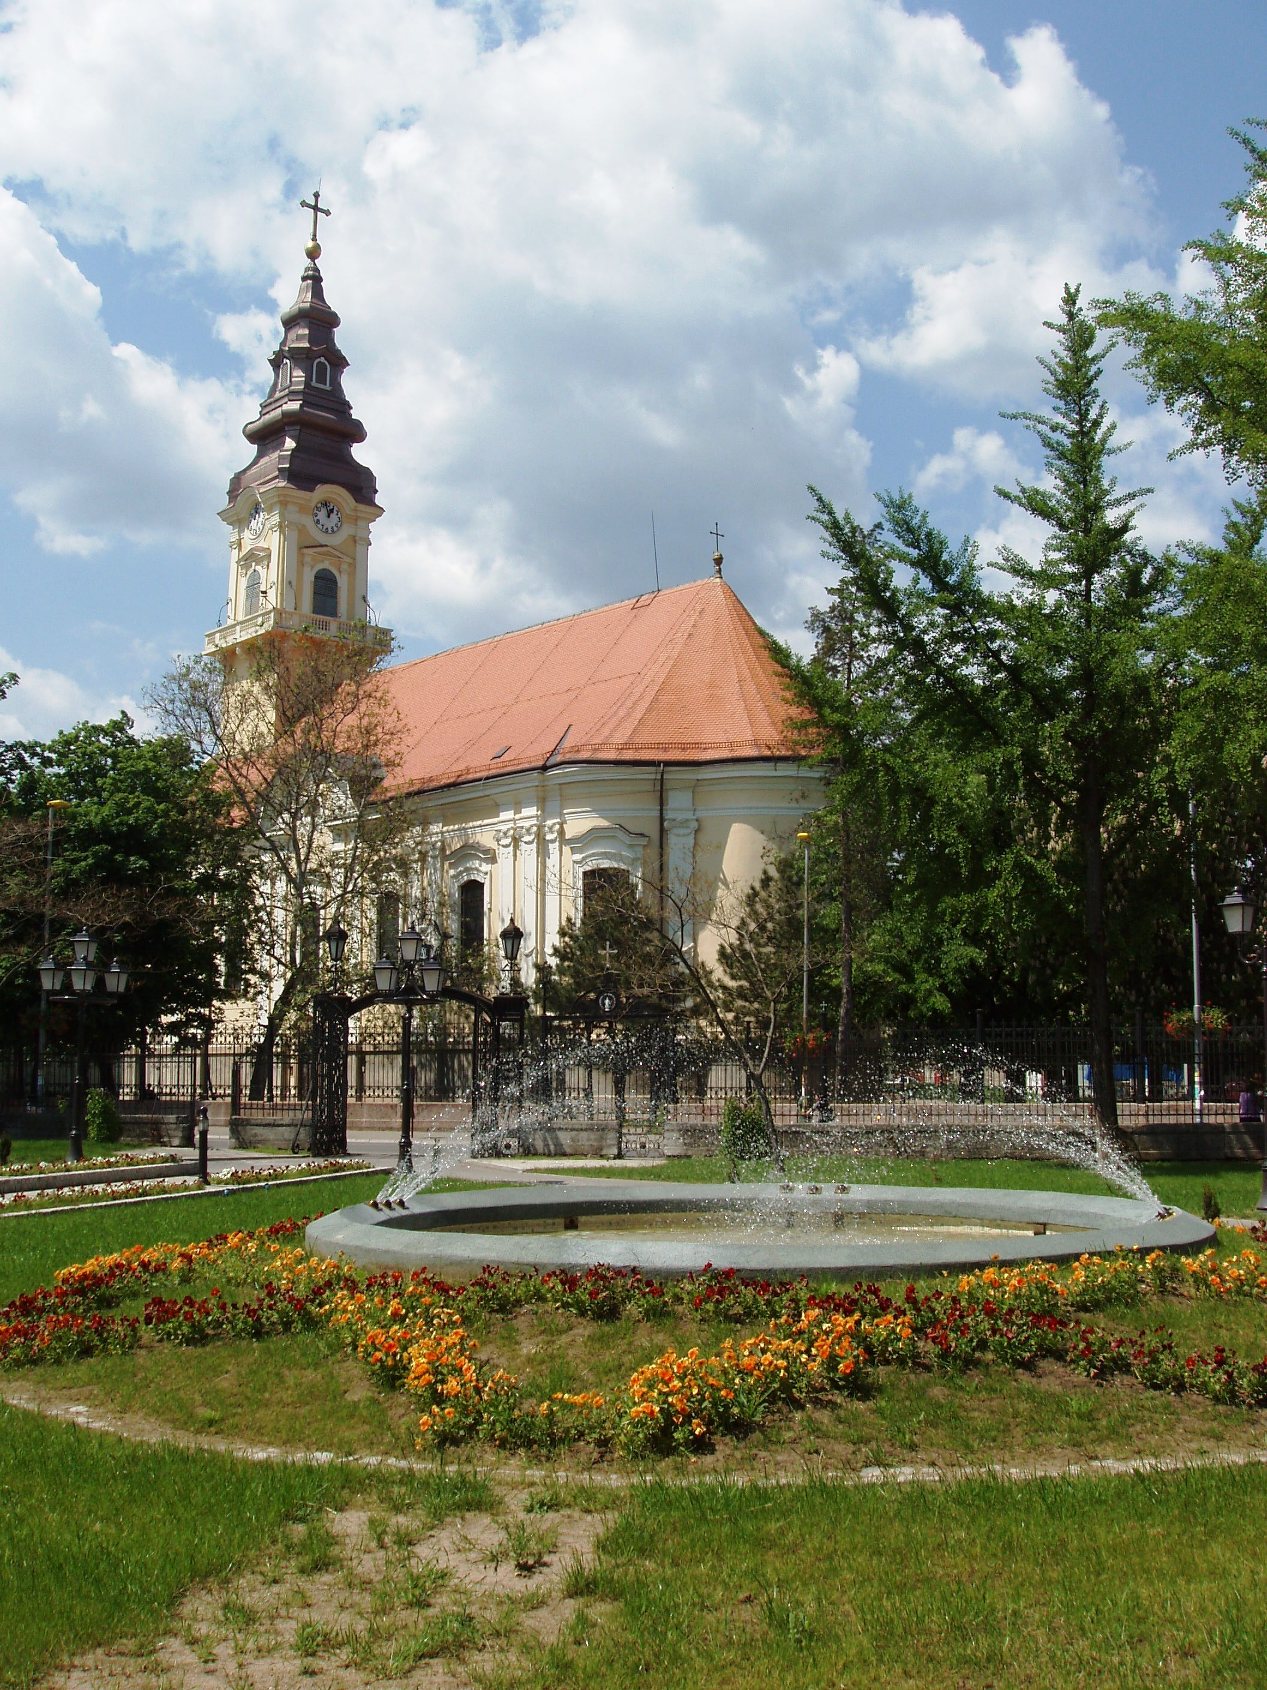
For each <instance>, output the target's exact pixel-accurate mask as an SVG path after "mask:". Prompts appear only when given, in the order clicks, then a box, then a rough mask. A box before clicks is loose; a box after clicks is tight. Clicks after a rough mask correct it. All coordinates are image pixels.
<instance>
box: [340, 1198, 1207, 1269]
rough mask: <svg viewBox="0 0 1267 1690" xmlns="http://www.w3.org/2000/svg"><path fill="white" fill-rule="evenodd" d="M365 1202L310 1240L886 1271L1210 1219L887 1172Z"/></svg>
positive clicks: (690, 1264) (378, 1264)
mask: <svg viewBox="0 0 1267 1690" xmlns="http://www.w3.org/2000/svg"><path fill="white" fill-rule="evenodd" d="M399 1203H400V1204H402V1205H403V1206H396V1205H395V1204H393V1205H392V1206H384V1207H382V1208H379V1209H375V1208H373V1207H371V1206H370V1205H369V1204H356V1205H354V1206H352V1207H351V1208H347V1209H341V1210H339V1211H338V1212H337V1213H335V1214H332V1215H325V1216H323V1217H322V1218H321V1219H320V1220H317V1221H314V1222H313V1223H312V1224H311V1225H310V1226H309V1228H308V1232H307V1239H308V1245H309V1248H310V1249H312V1250H314V1251H316V1252H317V1253H319V1254H321V1255H327V1256H337V1255H342V1256H345V1257H348V1258H349V1259H350V1260H352V1261H353V1262H356V1263H358V1264H360V1265H362V1266H365V1267H371V1268H387V1267H393V1268H401V1269H404V1270H406V1271H408V1270H411V1269H414V1268H423V1267H425V1268H428V1269H431V1270H432V1271H434V1272H436V1273H438V1274H440V1275H442V1276H443V1277H447V1278H462V1277H466V1276H468V1275H470V1274H474V1273H477V1272H478V1271H479V1270H480V1268H482V1267H484V1266H486V1265H493V1266H497V1267H502V1268H508V1269H536V1270H538V1271H543V1272H544V1271H546V1270H548V1269H551V1268H563V1269H567V1270H571V1271H576V1270H582V1271H583V1270H584V1269H585V1268H587V1267H593V1266H596V1265H597V1264H599V1263H606V1264H608V1265H610V1266H613V1267H623V1268H637V1269H638V1270H640V1271H641V1272H643V1273H645V1274H647V1275H648V1276H649V1277H652V1278H657V1279H659V1278H673V1277H676V1276H680V1275H682V1274H687V1273H696V1272H699V1271H700V1270H701V1269H703V1268H704V1267H707V1266H709V1265H711V1266H713V1267H729V1268H734V1269H735V1270H736V1271H737V1272H739V1273H742V1274H744V1275H745V1276H749V1277H757V1278H778V1279H787V1278H799V1277H800V1276H802V1275H804V1276H805V1277H807V1278H811V1279H857V1278H860V1277H870V1278H893V1277H904V1276H914V1275H920V1274H933V1273H940V1272H946V1271H958V1270H962V1269H967V1268H974V1267H980V1266H983V1265H985V1264H986V1263H988V1262H990V1261H992V1260H998V1261H1005V1262H1018V1261H1028V1260H1033V1259H1035V1258H1041V1259H1043V1260H1060V1259H1068V1258H1070V1257H1077V1256H1080V1255H1082V1254H1084V1253H1088V1254H1099V1253H1102V1252H1105V1251H1111V1250H1115V1249H1121V1248H1126V1249H1143V1250H1154V1249H1162V1250H1191V1249H1198V1248H1201V1247H1203V1246H1204V1245H1206V1244H1208V1243H1209V1242H1210V1241H1211V1239H1212V1238H1213V1236H1214V1233H1213V1229H1212V1228H1211V1227H1210V1226H1209V1225H1208V1224H1207V1223H1206V1222H1204V1221H1201V1220H1198V1219H1197V1218H1196V1216H1194V1215H1190V1214H1186V1213H1185V1212H1183V1211H1182V1210H1166V1209H1159V1208H1158V1206H1157V1201H1156V1199H1155V1198H1150V1199H1143V1198H1138V1197H1132V1198H1125V1197H1085V1196H1078V1195H1075V1194H1073V1193H1070V1192H1049V1191H993V1190H975V1189H971V1188H967V1187H958V1188H951V1187H945V1186H938V1187H936V1188H933V1189H929V1188H927V1187H914V1186H892V1185H883V1186H882V1185H870V1186H868V1185H852V1186H847V1187H846V1186H839V1185H833V1186H817V1185H798V1186H791V1187H790V1186H787V1185H741V1186H735V1185H687V1184H673V1183H670V1182H666V1181H659V1180H623V1179H622V1180H619V1181H616V1180H610V1179H597V1180H596V1179H589V1180H585V1179H574V1178H562V1177H559V1178H551V1179H541V1180H538V1181H536V1182H534V1183H533V1184H531V1185H526V1186H510V1187H506V1186H502V1187H497V1188H493V1189H489V1190H487V1191H463V1192H451V1193H444V1194H439V1193H428V1192H418V1193H415V1194H414V1195H413V1196H411V1197H409V1198H402V1199H400V1200H399Z"/></svg>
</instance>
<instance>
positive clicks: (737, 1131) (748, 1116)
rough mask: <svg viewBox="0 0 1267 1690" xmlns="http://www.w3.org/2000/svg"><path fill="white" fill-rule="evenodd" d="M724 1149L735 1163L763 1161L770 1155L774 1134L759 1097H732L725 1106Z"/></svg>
mask: <svg viewBox="0 0 1267 1690" xmlns="http://www.w3.org/2000/svg"><path fill="white" fill-rule="evenodd" d="M721 1147H722V1150H723V1151H724V1152H725V1154H726V1155H727V1156H729V1157H730V1159H731V1160H732V1161H733V1162H759V1161H762V1160H763V1159H764V1158H765V1157H767V1156H769V1154H770V1151H771V1145H770V1131H769V1128H768V1127H767V1126H766V1120H765V1115H764V1113H763V1112H762V1108H761V1104H760V1102H759V1100H758V1099H757V1098H755V1097H753V1098H749V1099H747V1100H745V1099H743V1098H739V1097H728V1098H727V1099H726V1101H725V1103H723V1104H722V1111H721Z"/></svg>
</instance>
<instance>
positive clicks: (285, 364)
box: [277, 358, 290, 393]
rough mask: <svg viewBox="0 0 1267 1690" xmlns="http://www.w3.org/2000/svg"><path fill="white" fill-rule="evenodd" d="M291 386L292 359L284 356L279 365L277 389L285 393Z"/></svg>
mask: <svg viewBox="0 0 1267 1690" xmlns="http://www.w3.org/2000/svg"><path fill="white" fill-rule="evenodd" d="M289 386H290V359H289V358H283V359H282V361H281V363H280V364H278V366H277V391H278V392H279V393H285V391H286V389H287V388H288V387H289Z"/></svg>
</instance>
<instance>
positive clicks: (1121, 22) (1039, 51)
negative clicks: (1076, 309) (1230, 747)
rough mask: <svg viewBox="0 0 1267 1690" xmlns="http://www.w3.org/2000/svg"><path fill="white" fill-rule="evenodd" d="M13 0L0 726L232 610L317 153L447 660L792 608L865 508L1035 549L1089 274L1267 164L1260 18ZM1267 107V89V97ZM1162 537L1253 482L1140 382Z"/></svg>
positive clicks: (1180, 9) (1136, 455)
mask: <svg viewBox="0 0 1267 1690" xmlns="http://www.w3.org/2000/svg"><path fill="white" fill-rule="evenodd" d="M357 19H358V26H357V28H356V30H355V31H349V30H348V29H347V27H346V26H347V12H346V8H344V7H340V6H338V5H336V4H335V0H268V3H265V4H261V3H259V0H217V3H215V4H212V3H211V0H205V3H204V0H198V3H195V0H191V4H190V5H189V6H188V7H182V8H171V7H169V6H166V5H165V4H160V3H159V0H108V3H105V0H38V4H37V3H35V0H25V3H17V0H11V3H9V4H7V5H6V4H2V3H0V160H3V161H5V165H6V167H7V169H8V174H7V175H6V176H5V177H4V182H3V188H0V242H2V243H3V255H4V262H3V264H2V265H0V310H3V313H4V320H5V322H6V327H7V334H6V352H5V356H4V358H3V359H0V446H2V448H3V449H2V450H0V556H2V557H3V582H4V597H3V604H4V612H3V618H2V620H0V669H4V668H13V669H16V670H18V671H19V673H20V674H21V675H22V677H23V678H22V682H21V684H20V686H19V687H18V688H17V689H15V690H14V691H13V692H12V693H11V694H10V696H9V698H8V700H6V701H5V702H4V703H3V704H0V734H3V735H4V736H5V737H16V736H19V735H34V736H44V735H46V734H48V733H51V732H54V731H56V730H57V729H58V728H60V727H63V726H66V725H68V724H69V723H71V722H73V721H75V720H77V719H80V718H81V717H84V716H102V715H106V714H109V713H111V712H113V711H114V710H117V709H118V708H121V707H126V708H128V709H130V710H131V711H132V712H133V713H134V714H136V715H138V716H140V717H141V718H142V719H143V712H144V703H143V700H144V691H145V688H146V686H147V685H148V684H150V683H151V682H153V681H154V680H155V679H157V678H158V676H159V675H161V674H162V672H163V671H164V669H165V668H166V667H167V665H168V664H169V663H170V661H171V659H172V657H173V656H174V655H176V654H177V653H182V652H189V651H193V650H196V649H198V647H199V645H200V643H201V639H202V635H203V633H204V632H205V630H206V629H208V628H210V627H212V626H214V624H215V622H216V620H217V616H218V613H219V609H220V606H221V604H222V602H223V600H224V597H225V591H226V578H227V544H226V540H227V535H226V531H225V530H224V528H223V526H222V525H221V524H220V522H219V521H218V520H217V518H216V511H217V510H218V509H219V507H220V505H221V503H222V501H223V494H224V489H225V486H226V484H227V482H228V479H229V476H230V475H231V474H232V473H233V471H234V470H235V469H237V468H238V467H240V465H241V464H243V463H244V462H245V461H246V459H247V457H248V456H249V452H248V450H247V447H246V443H245V442H244V441H243V440H242V438H241V434H240V429H241V426H242V424H243V423H244V422H246V421H247V420H248V419H249V418H250V417H252V416H253V415H254V414H255V412H256V409H257V406H258V402H259V399H260V396H261V394H262V392H263V387H264V380H263V378H264V373H265V363H264V359H265V357H266V355H267V352H268V350H269V349H270V348H271V346H272V345H273V344H274V343H275V340H276V335H277V321H276V320H277V314H278V310H279V308H280V307H281V306H282V305H284V304H286V303H288V302H289V300H290V298H292V297H293V294H294V291H295V287H296V284H297V281H298V277H299V272H300V269H301V267H302V261H303V260H302V251H301V249H302V243H303V240H304V238H305V234H306V224H307V219H306V216H305V215H304V214H303V213H302V212H301V211H300V210H299V209H298V205H297V201H298V199H299V198H300V196H301V195H302V194H306V193H307V192H308V191H309V190H310V189H311V187H312V185H313V183H314V182H315V181H317V180H318V179H320V180H321V181H322V182H323V184H324V191H325V194H326V196H327V197H328V199H329V201H330V203H331V204H332V205H333V206H334V210H335V215H334V216H333V217H332V218H331V219H330V220H329V222H328V223H327V224H325V225H324V227H323V229H322V238H323V241H324V243H325V249H326V250H325V255H324V257H323V260H322V267H323V270H324V273H325V278H326V285H327V292H328V294H329V297H330V299H331V301H332V303H333V304H334V305H335V307H336V309H337V310H338V311H339V312H340V313H341V314H342V316H343V319H344V327H343V330H342V331H341V335H340V340H341V344H342V345H343V348H344V350H345V352H346V353H347V354H348V356H349V358H350V359H351V369H350V371H349V374H348V377H347V389H348V392H349V394H350V396H351V398H352V400H353V403H354V406H355V408H356V410H357V412H358V414H359V415H360V416H361V418H362V420H363V421H364V422H365V423H366V426H367V427H368V429H369V440H368V442H367V444H366V446H365V447H364V448H363V450H362V456H363V457H364V458H365V460H366V461H367V462H368V463H370V464H371V466H372V467H373V468H374V469H375V471H376V473H377V475H378V479H379V487H380V499H381V502H382V504H383V505H384V507H385V511H386V514H385V515H384V517H383V518H382V519H381V521H380V522H379V523H378V525H377V528H376V539H375V545H374V549H373V553H372V555H371V598H372V600H373V602H374V604H375V608H376V610H377V611H378V612H379V614H380V616H381V618H382V620H384V621H385V622H387V623H388V624H390V625H391V626H393V627H394V628H395V629H396V631H397V635H398V638H399V640H400V644H401V648H402V653H403V655H405V656H418V655H421V654H422V653H424V652H426V651H429V650H434V649H437V648H439V647H443V646H448V645H452V644H455V643H458V642H460V641H463V640H467V639H474V638H479V637H482V636H484V635H487V634H490V633H496V632H498V631H500V630H502V629H504V628H506V627H512V626H518V625H522V624H524V623H528V622H532V621H539V620H542V619H543V618H545V617H549V616H553V615H557V614H562V613H566V612H568V611H571V610H576V609H581V608H584V607H585V606H587V605H592V604H596V603H602V602H607V601H610V600H613V599H617V598H621V597H624V596H627V595H628V594H630V593H635V592H638V591H642V590H645V589H646V588H648V587H650V586H651V585H652V584H653V580H654V575H653V558H652V547H651V519H652V513H653V512H654V516H655V528H656V539H657V549H658V554H659V567H660V578H661V580H662V582H663V583H664V584H665V585H668V584H671V583H673V582H676V581H681V580H685V579H688V578H690V577H692V576H695V575H699V574H701V573H703V572H705V571H706V570H707V569H708V567H709V553H710V552H711V549H712V542H711V540H710V538H709V530H710V529H711V528H712V526H713V523H714V521H719V522H720V524H721V528H722V530H723V532H724V534H725V536H726V538H725V540H724V542H723V550H724V551H725V553H726V559H727V562H726V571H727V575H728V578H729V579H730V580H731V581H732V583H733V584H734V585H735V587H736V588H737V590H738V591H739V592H740V594H741V595H742V596H743V598H744V599H745V601H746V602H747V603H748V605H749V607H750V608H751V609H752V610H753V612H754V614H756V615H757V616H758V618H759V619H760V620H761V621H762V622H763V623H764V624H765V625H767V626H769V627H771V628H773V629H775V630H777V631H778V632H780V633H781V634H783V635H784V636H787V637H794V636H795V635H796V633H797V630H798V629H799V628H800V626H801V624H802V622H803V619H804V615H805V611H806V608H807V607H808V605H809V604H810V603H811V602H812V601H813V600H814V598H815V597H816V596H817V595H818V594H819V593H821V591H822V587H823V585H824V583H825V580H826V575H825V568H824V566H823V565H822V563H821V562H820V560H819V559H818V557H817V554H816V547H815V543H814V537H813V531H812V530H811V529H810V528H809V526H808V525H807V524H806V523H805V520H804V516H805V511H806V508H807V502H808V501H807V498H806V494H805V484H806V483H807V482H809V481H813V482H815V483H816V484H818V485H820V486H821V487H822V488H823V489H824V490H825V491H827V492H828V493H830V494H831V495H832V496H833V497H834V498H836V499H837V501H838V502H840V503H843V504H848V505H851V506H852V507H853V508H854V509H855V510H857V511H858V513H859V514H860V515H862V516H864V517H865V516H866V515H867V514H868V512H869V509H870V501H871V498H872V495H873V494H874V492H875V491H876V490H877V489H879V488H884V487H892V486H897V485H903V486H908V487H911V488H913V489H914V490H915V492H916V493H917V495H918V496H919V497H920V498H922V499H923V500H924V501H925V502H926V503H927V504H928V505H929V506H930V507H931V509H932V510H933V512H934V514H935V516H936V517H937V518H938V520H939V521H941V523H942V524H943V525H944V526H945V527H947V528H949V529H951V530H955V531H968V532H972V533H974V534H976V535H977V536H978V538H979V539H980V541H981V544H982V546H983V549H984V551H985V553H986V555H987V556H988V555H989V553H990V550H991V548H992V547H994V546H996V545H998V544H1000V543H1010V544H1016V545H1019V546H1021V547H1022V549H1024V548H1025V546H1027V545H1031V544H1032V539H1033V537H1032V535H1029V534H1028V533H1027V532H1026V531H1025V530H1024V527H1023V525H1021V523H1020V519H1019V517H1018V516H1017V514H1016V513H1014V512H1010V511H1008V510H1007V508H1006V507H1005V506H1003V505H1002V504H1001V502H1000V501H998V500H997V499H996V498H995V497H994V496H993V493H992V488H993V486H994V484H995V483H996V482H998V481H1003V482H1010V481H1011V480H1012V479H1013V478H1014V477H1015V476H1016V475H1018V474H1019V475H1025V476H1033V475H1035V474H1036V473H1037V470H1038V465H1037V462H1036V459H1035V457H1034V453H1033V449H1032V443H1031V442H1030V441H1029V439H1028V437H1027V436H1025V435H1024V433H1023V432H1020V431H1018V430H1017V429H1016V427H1015V426H1013V425H1008V424H1003V423H1001V422H1000V421H999V420H998V412H999V411H1000V410H1001V409H1008V408H1015V407H1022V408H1024V407H1032V406H1034V405H1036V404H1038V402H1039V400H1040V394H1039V389H1038V380H1039V377H1038V373H1037V370H1036V367H1035V364H1034V358H1035V356H1036V355H1037V354H1039V353H1041V352H1042V351H1044V350H1045V347H1046V343H1047V339H1048V337H1047V335H1046V333H1045V331H1044V330H1043V329H1042V327H1041V323H1042V319H1043V318H1044V317H1045V316H1046V317H1049V316H1051V315H1053V314H1054V312H1055V308H1056V304H1057V300H1058V297H1059V292H1060V286H1061V284H1062V283H1063V282H1064V281H1065V280H1070V281H1080V282H1082V283H1083V284H1084V287H1085V289H1086V292H1087V294H1088V295H1096V294H1100V293H1112V292H1116V291H1119V290H1120V289H1122V288H1124V287H1128V286H1130V287H1136V288H1143V289H1146V290H1151V289H1159V288H1173V287H1175V286H1177V285H1181V284H1183V283H1184V282H1185V281H1186V282H1187V283H1188V284H1189V285H1190V284H1191V282H1192V279H1193V278H1192V275H1191V273H1190V271H1188V270H1187V269H1185V265H1184V261H1183V260H1182V258H1181V252H1180V249H1181V247H1182V245H1183V242H1184V241H1185V240H1186V239H1189V238H1191V237H1192V236H1195V235H1199V234H1204V233H1207V232H1208V231H1209V230H1211V229H1212V228H1214V227H1215V226H1216V225H1217V224H1218V222H1219V221H1220V218H1221V211H1220V202H1221V201H1222V200H1223V199H1225V198H1227V197H1228V196H1229V195H1230V194H1232V193H1233V192H1235V191H1236V190H1237V188H1238V187H1239V186H1240V184H1241V181H1242V169H1241V155H1240V152H1239V149H1238V148H1237V146H1236V144H1235V142H1234V141H1233V140H1231V139H1230V138H1229V136H1228V135H1227V129H1228V127H1229V126H1230V125H1233V124H1237V123H1240V122H1242V121H1243V120H1244V119H1245V118H1247V117H1251V116H1255V115H1258V114H1259V111H1260V110H1262V109H1263V108H1262V105H1261V104H1260V102H1262V95H1261V67H1262V63H1263V57H1264V55H1263V33H1264V28H1263V12H1262V8H1261V5H1259V4H1250V3H1248V0H1246V3H1240V0H1235V3H1233V0H1207V3H1206V4H1203V5H1197V4H1195V3H1189V0H1152V3H1145V0H1112V3H1105V0H1095V3H1093V0H1059V3H1055V0H1053V3H1052V4H1050V5H1046V6H1044V5H1042V4H1032V5H1014V4H1001V3H995V0H962V3H961V4H958V5H955V6H953V7H947V8H946V9H944V10H941V11H938V10H936V9H934V8H921V7H918V6H916V5H914V4H906V5H902V4H898V3H896V0H778V3H777V4H776V3H775V0H692V4H691V5H690V6H687V7H683V6H682V5H681V0H551V3H543V4H541V5H539V6H529V5H526V4H520V5H500V4H492V3H488V4H481V5H471V6H465V5H461V4H451V5H445V6H437V5H434V4H432V3H430V0H364V3H363V4H362V5H361V6H360V7H358V12H357ZM1264 115H1267V112H1264ZM1111 397H1112V399H1113V402H1114V405H1115V409H1116V412H1117V414H1118V417H1119V419H1120V425H1121V430H1122V435H1123V437H1124V438H1128V439H1134V440H1135V441H1136V442H1137V446H1136V448H1135V450H1134V451H1133V452H1132V453H1131V454H1130V455H1129V456H1128V457H1125V458H1123V459H1121V460H1120V461H1119V474H1120V477H1121V479H1122V481H1123V483H1124V484H1128V485H1141V484H1148V485H1152V486H1154V487H1155V488H1156V489H1157V491H1156V494H1155V495H1154V497H1153V499H1152V500H1151V501H1150V503H1149V508H1148V512H1147V514H1146V519H1145V524H1146V526H1145V532H1146V537H1147V538H1148V539H1149V540H1150V542H1152V543H1154V544H1156V545H1159V546H1160V545H1164V544H1171V543H1175V542H1178V541H1180V540H1183V539H1185V538H1197V537H1206V536H1209V535H1211V534H1213V533H1214V532H1216V531H1217V527H1218V521H1219V510H1220V506H1221V503H1222V500H1223V498H1224V496H1225V489H1224V487H1223V483H1222V478H1221V474H1220V472H1219V468H1218V466H1217V465H1215V464H1209V463H1205V462H1202V461H1198V460H1194V459H1191V458H1188V459H1184V460H1181V461H1179V462H1177V463H1170V462H1168V461H1167V454H1168V452H1169V450H1170V449H1171V448H1172V447H1173V446H1174V445H1175V444H1176V443H1177V440H1178V438H1179V437H1178V435H1177V433H1176V431H1175V428H1174V426H1173V424H1172V423H1171V422H1170V421H1169V419H1167V418H1166V417H1165V416H1164V415H1163V414H1158V413H1156V412H1153V411H1150V410H1149V409H1148V408H1147V406H1146V405H1145V403H1144V401H1143V399H1142V396H1141V394H1140V393H1139V390H1138V389H1137V388H1135V387H1134V386H1133V384H1131V383H1129V382H1128V381H1126V380H1123V379H1122V378H1121V377H1120V375H1118V374H1116V373H1115V374H1114V375H1113V377H1112V378H1111Z"/></svg>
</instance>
